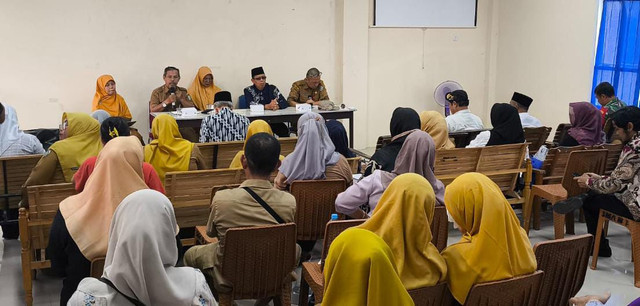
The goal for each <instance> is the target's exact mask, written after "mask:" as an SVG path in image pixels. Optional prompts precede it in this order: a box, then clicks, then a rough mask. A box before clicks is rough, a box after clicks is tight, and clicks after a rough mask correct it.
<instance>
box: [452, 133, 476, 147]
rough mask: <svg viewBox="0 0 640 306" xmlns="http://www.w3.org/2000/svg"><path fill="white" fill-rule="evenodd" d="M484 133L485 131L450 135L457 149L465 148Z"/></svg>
mask: <svg viewBox="0 0 640 306" xmlns="http://www.w3.org/2000/svg"><path fill="white" fill-rule="evenodd" d="M482 131H484V130H477V131H464V132H455V133H449V138H452V139H453V144H455V145H456V148H464V147H466V146H468V145H469V143H471V141H472V140H474V139H475V138H476V136H478V134H480V132H482Z"/></svg>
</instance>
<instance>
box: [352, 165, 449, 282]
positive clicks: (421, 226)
mask: <svg viewBox="0 0 640 306" xmlns="http://www.w3.org/2000/svg"><path fill="white" fill-rule="evenodd" d="M435 203H436V196H435V193H434V192H433V188H431V185H430V184H429V181H427V179H425V178H424V177H422V176H421V175H418V174H415V173H405V174H402V175H399V176H397V177H396V178H395V179H393V181H391V184H389V187H387V190H385V192H384V193H383V194H382V197H381V198H380V201H379V202H378V205H377V206H376V208H375V210H374V211H373V215H371V218H370V219H369V220H367V221H366V222H365V223H363V224H362V225H360V226H359V228H363V229H367V230H370V231H372V232H374V233H376V234H377V235H378V236H380V237H381V238H382V239H383V240H384V241H385V242H386V243H387V244H388V245H389V247H390V248H391V251H392V252H393V256H394V258H395V265H396V267H397V268H398V274H399V275H400V279H401V280H402V284H404V287H405V288H407V290H411V289H416V288H422V287H429V286H433V285H436V284H437V283H439V282H441V281H443V280H444V279H445V276H446V274H447V265H446V263H445V261H444V259H443V258H442V256H440V252H438V249H437V248H436V247H435V245H433V243H431V239H432V236H431V226H430V223H431V221H432V220H433V211H434V209H435Z"/></svg>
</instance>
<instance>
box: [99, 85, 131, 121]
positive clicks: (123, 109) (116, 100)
mask: <svg viewBox="0 0 640 306" xmlns="http://www.w3.org/2000/svg"><path fill="white" fill-rule="evenodd" d="M99 109H102V110H105V111H107V112H108V113H109V115H111V117H123V118H126V119H129V120H131V112H130V111H129V107H128V106H127V102H125V101H124V98H123V97H122V96H121V95H119V94H118V93H116V81H114V80H113V77H112V76H110V75H108V74H104V75H101V76H100V77H99V78H98V81H96V94H95V95H94V96H93V106H92V107H91V111H92V112H94V111H96V110H99Z"/></svg>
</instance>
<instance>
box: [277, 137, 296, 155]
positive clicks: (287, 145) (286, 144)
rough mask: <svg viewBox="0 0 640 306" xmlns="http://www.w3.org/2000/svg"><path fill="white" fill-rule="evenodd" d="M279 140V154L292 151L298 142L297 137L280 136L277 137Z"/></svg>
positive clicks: (286, 153)
mask: <svg viewBox="0 0 640 306" xmlns="http://www.w3.org/2000/svg"><path fill="white" fill-rule="evenodd" d="M278 141H279V142H280V155H282V156H287V155H289V154H291V152H293V150H294V149H295V148H296V143H298V137H282V138H278Z"/></svg>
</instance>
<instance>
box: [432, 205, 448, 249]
mask: <svg viewBox="0 0 640 306" xmlns="http://www.w3.org/2000/svg"><path fill="white" fill-rule="evenodd" d="M431 236H432V238H431V243H433V245H435V246H436V248H437V249H438V251H439V252H442V251H443V250H444V249H445V248H446V247H447V239H449V220H448V219H447V208H446V207H444V206H436V208H435V210H434V211H433V220H432V221H431Z"/></svg>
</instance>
